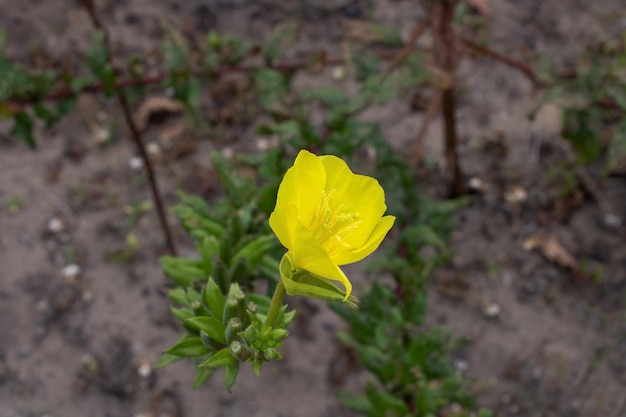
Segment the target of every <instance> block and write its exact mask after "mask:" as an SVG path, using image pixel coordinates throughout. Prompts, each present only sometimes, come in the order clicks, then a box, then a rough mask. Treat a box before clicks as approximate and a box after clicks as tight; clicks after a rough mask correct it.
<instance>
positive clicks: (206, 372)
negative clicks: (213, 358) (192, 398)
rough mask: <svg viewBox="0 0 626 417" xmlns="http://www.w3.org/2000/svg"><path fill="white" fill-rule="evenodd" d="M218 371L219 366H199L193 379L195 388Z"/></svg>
mask: <svg viewBox="0 0 626 417" xmlns="http://www.w3.org/2000/svg"><path fill="white" fill-rule="evenodd" d="M215 371H217V368H197V370H196V377H195V379H194V380H193V389H196V388H200V387H201V386H202V385H203V384H204V383H205V382H207V381H208V380H209V379H210V378H211V377H212V376H213V374H214V373H215Z"/></svg>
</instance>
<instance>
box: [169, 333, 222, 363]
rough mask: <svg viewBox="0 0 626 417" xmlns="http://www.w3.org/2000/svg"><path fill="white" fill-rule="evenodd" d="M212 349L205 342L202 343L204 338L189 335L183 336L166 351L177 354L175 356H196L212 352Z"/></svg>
mask: <svg viewBox="0 0 626 417" xmlns="http://www.w3.org/2000/svg"><path fill="white" fill-rule="evenodd" d="M210 352H211V349H209V348H208V347H206V346H205V345H204V343H202V339H200V338H199V337H189V338H183V339H182V340H181V341H179V342H178V343H176V344H175V345H174V346H172V347H171V348H169V349H167V350H166V351H165V352H164V353H167V354H170V355H175V356H184V357H190V358H193V357H196V356H202V355H206V354H207V353H210Z"/></svg>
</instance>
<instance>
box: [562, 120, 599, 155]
mask: <svg viewBox="0 0 626 417" xmlns="http://www.w3.org/2000/svg"><path fill="white" fill-rule="evenodd" d="M563 118H564V122H565V123H564V128H563V136H564V137H565V138H566V139H568V140H569V141H570V142H572V145H574V149H576V152H577V153H578V157H579V162H580V163H587V162H590V161H593V160H595V159H597V158H598V157H599V156H600V153H601V152H602V139H601V137H600V135H599V132H600V129H599V122H598V118H597V114H596V112H595V111H593V109H590V108H582V109H574V108H566V109H565V111H564V112H563Z"/></svg>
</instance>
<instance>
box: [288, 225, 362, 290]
mask: <svg viewBox="0 0 626 417" xmlns="http://www.w3.org/2000/svg"><path fill="white" fill-rule="evenodd" d="M289 252H290V257H291V259H292V261H293V264H294V267H295V268H298V269H304V270H306V271H309V272H312V273H314V274H316V275H319V276H321V277H323V278H326V279H330V280H333V281H337V282H339V283H340V284H341V285H343V286H344V287H345V289H346V298H347V297H348V296H349V295H350V293H351V292H352V284H351V283H350V281H349V280H348V277H346V274H344V272H343V271H342V270H341V268H339V267H338V266H337V264H336V263H335V262H333V260H332V259H330V256H329V255H328V253H327V252H326V251H325V250H324V248H322V247H321V246H320V244H319V243H318V242H317V241H316V240H315V238H314V237H313V236H312V235H311V233H310V232H309V231H308V230H307V229H306V228H305V227H304V225H303V224H302V223H300V222H298V225H297V228H296V236H295V242H294V247H293V248H290V251H289Z"/></svg>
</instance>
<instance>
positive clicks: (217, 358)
mask: <svg viewBox="0 0 626 417" xmlns="http://www.w3.org/2000/svg"><path fill="white" fill-rule="evenodd" d="M237 362H239V361H238V360H237V358H235V357H234V356H233V354H232V353H231V351H230V348H224V349H222V350H220V351H219V352H217V353H216V354H215V355H213V356H211V357H210V358H209V359H207V360H206V361H204V362H202V363H201V364H200V365H198V366H199V367H200V368H204V367H209V368H219V367H220V366H228V365H232V364H233V363H237Z"/></svg>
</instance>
